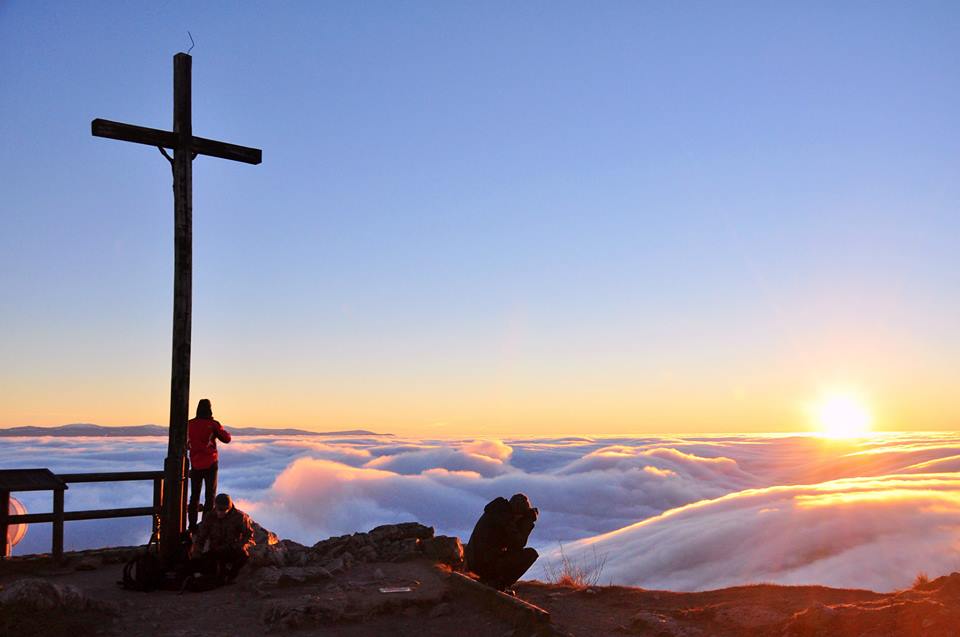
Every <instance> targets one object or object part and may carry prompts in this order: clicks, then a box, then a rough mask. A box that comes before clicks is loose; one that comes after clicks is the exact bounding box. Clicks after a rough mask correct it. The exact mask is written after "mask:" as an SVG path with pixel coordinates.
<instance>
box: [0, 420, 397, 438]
mask: <svg viewBox="0 0 960 637" xmlns="http://www.w3.org/2000/svg"><path fill="white" fill-rule="evenodd" d="M229 430H230V433H231V434H234V435H237V436H391V435H393V434H380V433H376V432H373V431H367V430H366V429H348V430H345V431H305V430H303V429H269V428H266V427H229ZM166 435H167V427H164V426H161V425H130V426H127V427H103V426H101V425H91V424H89V423H74V424H71V425H60V426H59V427H9V428H7V429H0V437H4V436H31V437H36V436H58V437H70V436H104V437H116V436H166Z"/></svg>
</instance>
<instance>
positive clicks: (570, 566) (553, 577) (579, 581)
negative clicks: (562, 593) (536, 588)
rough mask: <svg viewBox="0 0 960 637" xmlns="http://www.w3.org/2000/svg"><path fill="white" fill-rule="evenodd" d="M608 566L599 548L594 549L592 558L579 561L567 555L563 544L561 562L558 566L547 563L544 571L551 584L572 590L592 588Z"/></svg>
mask: <svg viewBox="0 0 960 637" xmlns="http://www.w3.org/2000/svg"><path fill="white" fill-rule="evenodd" d="M606 565H607V556H606V555H600V554H599V553H597V547H593V555H592V556H589V555H588V556H584V557H583V559H581V560H579V561H577V560H574V559H573V558H571V557H569V556H568V555H567V554H566V552H565V551H564V550H563V544H561V545H560V562H559V563H558V564H555V563H553V562H547V563H546V565H545V566H544V568H543V570H544V572H545V573H546V575H547V581H548V582H550V583H551V584H556V585H558V586H569V587H570V588H590V587H591V586H596V585H597V582H599V581H600V575H601V574H603V568H604V566H606Z"/></svg>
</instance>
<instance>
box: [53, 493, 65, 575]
mask: <svg viewBox="0 0 960 637" xmlns="http://www.w3.org/2000/svg"><path fill="white" fill-rule="evenodd" d="M53 559H54V560H56V561H57V562H59V561H61V560H62V559H63V489H54V490H53Z"/></svg>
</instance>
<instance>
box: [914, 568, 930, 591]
mask: <svg viewBox="0 0 960 637" xmlns="http://www.w3.org/2000/svg"><path fill="white" fill-rule="evenodd" d="M929 583H930V578H929V577H927V574H926V573H925V572H923V571H920V572H919V573H917V576H916V577H915V578H913V587H914V588H923V587H924V586H926V585H927V584H929Z"/></svg>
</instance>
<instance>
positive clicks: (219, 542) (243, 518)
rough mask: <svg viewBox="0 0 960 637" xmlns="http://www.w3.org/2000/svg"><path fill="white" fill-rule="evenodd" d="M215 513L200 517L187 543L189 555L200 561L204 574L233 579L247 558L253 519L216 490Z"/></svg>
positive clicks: (227, 580)
mask: <svg viewBox="0 0 960 637" xmlns="http://www.w3.org/2000/svg"><path fill="white" fill-rule="evenodd" d="M213 512H214V515H208V516H205V517H204V518H203V522H202V523H201V524H200V528H199V530H198V531H197V533H196V535H195V536H194V538H193V544H192V545H191V546H190V558H191V560H192V561H199V562H200V566H201V567H202V570H203V572H204V573H206V574H208V575H212V576H215V577H216V578H217V579H218V580H220V581H222V582H223V583H226V582H230V581H233V579H234V578H235V577H236V576H237V573H238V572H239V571H240V569H241V568H243V565H244V564H246V562H247V559H248V558H249V557H250V549H251V548H252V547H253V546H254V544H256V543H255V542H254V540H253V522H252V521H251V520H250V516H249V515H247V514H246V513H244V512H243V511H241V510H239V509H238V508H237V507H235V506H233V501H232V500H231V499H230V496H229V495H227V494H226V493H218V494H217V497H216V499H215V500H214V503H213Z"/></svg>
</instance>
